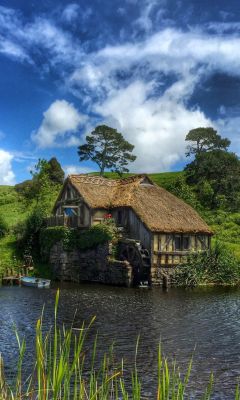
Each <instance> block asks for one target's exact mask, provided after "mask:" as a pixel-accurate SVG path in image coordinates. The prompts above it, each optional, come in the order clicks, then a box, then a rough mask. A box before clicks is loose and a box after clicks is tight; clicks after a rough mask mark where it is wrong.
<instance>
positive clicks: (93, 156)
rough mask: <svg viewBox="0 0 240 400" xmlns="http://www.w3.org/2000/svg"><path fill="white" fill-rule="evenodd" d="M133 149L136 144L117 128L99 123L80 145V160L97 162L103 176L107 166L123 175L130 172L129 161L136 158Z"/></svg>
mask: <svg viewBox="0 0 240 400" xmlns="http://www.w3.org/2000/svg"><path fill="white" fill-rule="evenodd" d="M133 149H134V146H133V145H132V144H130V143H129V142H128V141H127V140H125V139H124V137H123V135H122V134H121V133H120V132H118V131H117V130H116V129H113V128H111V127H109V126H107V125H99V126H97V127H96V128H95V129H94V131H92V132H91V133H90V135H88V136H86V143H85V144H83V145H81V146H79V147H78V155H79V157H80V161H84V160H92V161H93V162H95V163H96V164H97V165H98V166H99V169H100V175H101V176H102V175H103V174H104V171H105V169H106V168H107V169H111V171H114V172H117V173H118V174H119V175H122V174H123V172H128V169H127V165H128V163H129V162H133V161H135V160H136V156H134V155H133V154H131V153H132V151H133Z"/></svg>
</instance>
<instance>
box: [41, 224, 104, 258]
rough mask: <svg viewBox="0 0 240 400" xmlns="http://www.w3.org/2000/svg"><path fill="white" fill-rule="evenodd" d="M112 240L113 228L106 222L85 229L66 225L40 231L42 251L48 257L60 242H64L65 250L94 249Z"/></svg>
mask: <svg viewBox="0 0 240 400" xmlns="http://www.w3.org/2000/svg"><path fill="white" fill-rule="evenodd" d="M111 240H112V233H111V230H110V229H109V228H108V226H106V225H104V224H102V225H96V226H92V227H91V228H89V229H87V230H85V231H80V230H78V229H71V228H68V227H66V226H55V227H48V228H44V229H42V230H41V233H40V246H41V250H42V251H41V252H42V254H44V255H45V256H46V257H47V256H49V253H50V250H51V248H52V247H53V246H54V245H55V244H56V243H58V242H62V243H63V247H64V250H66V251H71V250H75V249H79V250H88V249H92V248H94V247H97V246H98V245H99V244H103V243H106V242H108V241H111Z"/></svg>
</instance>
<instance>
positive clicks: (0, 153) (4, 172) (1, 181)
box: [0, 149, 15, 185]
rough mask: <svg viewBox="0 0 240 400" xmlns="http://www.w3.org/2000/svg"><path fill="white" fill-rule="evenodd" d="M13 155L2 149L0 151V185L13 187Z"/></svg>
mask: <svg viewBox="0 0 240 400" xmlns="http://www.w3.org/2000/svg"><path fill="white" fill-rule="evenodd" d="M12 161H13V155H12V154H11V153H10V152H8V151H6V150H3V149H0V185H13V184H14V183H15V175H14V172H13V170H12Z"/></svg>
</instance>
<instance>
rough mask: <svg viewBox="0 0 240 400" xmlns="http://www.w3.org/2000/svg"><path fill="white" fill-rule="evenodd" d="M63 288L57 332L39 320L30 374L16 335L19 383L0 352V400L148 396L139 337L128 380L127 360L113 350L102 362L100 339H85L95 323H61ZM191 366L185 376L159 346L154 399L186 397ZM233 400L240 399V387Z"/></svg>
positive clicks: (137, 398) (22, 345)
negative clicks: (139, 363) (89, 342)
mask: <svg viewBox="0 0 240 400" xmlns="http://www.w3.org/2000/svg"><path fill="white" fill-rule="evenodd" d="M58 301H59V292H58V293H57V296H56V305H55V322H54V326H53V331H52V332H51V331H49V332H47V333H46V334H44V333H43V331H44V329H43V316H41V318H39V320H38V321H37V324H36V337H35V355H34V356H33V358H34V361H35V362H34V368H33V371H32V373H31V374H30V375H29V376H28V377H26V376H25V373H24V367H23V365H24V354H25V352H26V343H25V341H24V340H20V337H19V335H18V334H17V333H16V337H17V342H18V347H19V358H18V364H17V371H16V375H15V382H12V381H11V383H10V382H8V380H7V379H6V377H5V374H4V364H3V358H2V356H0V399H1V400H22V399H31V400H33V399H34V400H35V399H36V400H120V399H121V400H130V399H131V400H140V399H146V398H149V397H146V396H144V393H143V390H142V382H141V379H140V377H139V371H138V368H137V354H138V345H139V339H138V340H137V345H136V353H135V363H134V366H133V368H132V373H131V380H128V379H126V376H125V374H126V373H125V366H124V363H123V361H122V362H120V363H119V364H115V362H114V357H113V348H111V349H110V350H109V352H108V353H107V354H105V355H103V356H102V357H101V360H99V357H98V352H97V338H96V339H95V341H94V343H93V346H92V348H91V360H90V363H89V362H88V363H86V358H87V357H88V358H89V349H88V348H87V346H86V337H87V335H88V333H89V330H90V329H91V326H92V324H93V322H94V318H93V319H92V320H91V322H90V323H89V324H88V325H85V324H83V325H82V326H81V328H80V329H77V330H75V329H74V328H73V326H71V327H70V328H66V327H64V326H62V327H61V328H59V327H58V325H57V309H58ZM191 368H192V360H190V362H189V365H188V368H187V370H186V372H185V374H182V373H181V372H180V370H179V368H178V367H177V364H176V362H173V363H170V362H168V360H167V359H166V358H164V357H163V355H162V351H161V346H159V348H158V374H157V381H156V390H155V394H154V395H153V397H151V398H152V399H156V400H183V399H185V398H187V395H186V389H187V386H188V383H189V379H190V374H191ZM212 387H213V376H212V375H210V379H209V384H208V386H207V387H206V389H205V390H204V389H203V396H202V399H203V400H209V399H210V398H211V393H212ZM235 400H240V395H239V388H237V389H236V394H235Z"/></svg>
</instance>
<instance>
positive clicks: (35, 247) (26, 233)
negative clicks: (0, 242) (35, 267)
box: [15, 206, 46, 255]
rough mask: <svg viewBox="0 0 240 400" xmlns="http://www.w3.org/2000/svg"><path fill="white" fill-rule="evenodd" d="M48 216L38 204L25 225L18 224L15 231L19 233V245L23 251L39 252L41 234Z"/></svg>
mask: <svg viewBox="0 0 240 400" xmlns="http://www.w3.org/2000/svg"><path fill="white" fill-rule="evenodd" d="M45 218H46V213H45V211H44V210H43V209H42V208H41V207H40V206H37V207H35V208H34V210H33V211H32V213H31V214H30V215H29V217H28V218H27V220H26V221H25V223H24V224H23V225H21V224H18V226H17V227H16V229H15V232H16V233H17V235H18V247H19V248H20V249H21V250H22V251H23V252H25V253H26V252H27V253H30V254H32V252H35V253H36V254H37V255H38V254H39V235H40V230H41V228H43V226H44V220H45Z"/></svg>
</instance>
